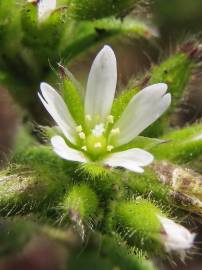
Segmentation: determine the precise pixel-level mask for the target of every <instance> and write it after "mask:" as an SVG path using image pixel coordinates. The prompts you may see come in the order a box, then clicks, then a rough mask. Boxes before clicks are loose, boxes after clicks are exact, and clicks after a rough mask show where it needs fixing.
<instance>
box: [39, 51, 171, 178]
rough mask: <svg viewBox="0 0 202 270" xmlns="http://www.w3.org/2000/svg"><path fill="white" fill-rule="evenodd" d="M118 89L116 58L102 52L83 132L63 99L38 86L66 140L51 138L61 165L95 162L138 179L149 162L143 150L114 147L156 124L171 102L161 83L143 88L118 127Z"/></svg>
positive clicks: (90, 89)
mask: <svg viewBox="0 0 202 270" xmlns="http://www.w3.org/2000/svg"><path fill="white" fill-rule="evenodd" d="M116 83H117V65H116V57H115V55H114V52H113V50H112V49H111V48H110V47H109V46H104V48H103V49H102V50H101V51H100V52H99V54H98V55H97V57H96V58H95V60H94V62H93V65H92V67H91V70H90V74H89V78H88V82H87V90H86V96H85V102H84V111H85V117H84V118H85V121H86V122H85V124H84V125H83V126H82V125H79V126H78V124H76V123H75V121H74V119H73V117H72V115H71V114H70V112H69V110H68V107H67V106H66V104H65V102H64V101H63V99H62V97H61V96H60V95H59V94H58V93H57V92H56V91H55V90H54V89H53V88H52V87H51V86H50V85H48V84H47V83H41V94H40V93H39V97H40V99H41V101H42V103H43V105H44V106H45V108H46V109H47V111H48V112H49V113H50V115H51V116H52V117H53V119H54V120H55V122H56V123H57V125H58V126H59V128H60V129H61V131H62V133H63V134H64V138H63V137H61V136H54V137H53V138H52V139H51V143H52V146H53V149H54V151H55V152H56V153H57V154H58V155H59V156H60V157H62V158H63V159H67V160H72V161H78V162H91V161H96V162H100V163H102V164H104V165H107V166H111V167H124V168H126V169H129V170H131V171H135V172H139V173H141V172H143V171H144V170H143V168H142V167H144V166H147V165H149V164H150V163H151V162H152V161H153V156H152V155H151V154H150V153H148V152H147V151H145V150H143V149H139V148H132V149H129V150H125V151H118V150H117V147H119V146H123V145H125V144H127V143H129V142H130V141H131V140H133V139H134V138H135V137H136V136H138V135H139V134H140V133H141V132H142V131H143V130H144V129H145V128H147V127H148V126H149V125H151V124H152V123H153V122H154V121H155V120H156V119H157V118H159V117H160V116H161V115H162V114H163V113H164V112H165V110H166V109H167V108H168V106H169V105H170V102H171V96H170V94H166V90H167V85H166V84H164V83H158V84H154V85H151V86H149V87H146V88H145V89H143V90H142V91H140V92H139V93H138V94H137V95H135V96H134V97H133V98H132V99H131V101H130V102H129V104H128V105H127V107H126V109H125V111H124V112H123V114H122V115H121V116H120V118H119V119H118V121H114V117H113V115H111V108H112V104H113V100H114V95H115V89H116ZM81 135H82V136H81Z"/></svg>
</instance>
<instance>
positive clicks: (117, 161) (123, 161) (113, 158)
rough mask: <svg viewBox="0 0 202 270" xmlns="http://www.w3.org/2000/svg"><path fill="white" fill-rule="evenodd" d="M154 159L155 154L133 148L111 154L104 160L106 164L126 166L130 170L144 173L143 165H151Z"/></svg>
mask: <svg viewBox="0 0 202 270" xmlns="http://www.w3.org/2000/svg"><path fill="white" fill-rule="evenodd" d="M152 161H153V156H152V155H151V154H150V153H148V152H146V151H144V150H142V149H139V148H133V149H129V150H126V151H122V152H117V153H113V154H111V155H110V156H109V157H108V158H107V159H105V160H104V164H106V165H109V166H112V167H124V168H126V169H128V170H131V171H134V172H138V173H142V172H144V170H143V169H142V168H141V167H144V166H147V165H149V164H150V163H151V162H152Z"/></svg>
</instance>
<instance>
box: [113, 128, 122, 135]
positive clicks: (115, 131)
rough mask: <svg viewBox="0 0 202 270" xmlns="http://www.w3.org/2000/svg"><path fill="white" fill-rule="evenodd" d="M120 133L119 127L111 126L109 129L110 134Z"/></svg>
mask: <svg viewBox="0 0 202 270" xmlns="http://www.w3.org/2000/svg"><path fill="white" fill-rule="evenodd" d="M119 133H120V129H119V128H113V129H112V130H111V134H112V135H116V134H119Z"/></svg>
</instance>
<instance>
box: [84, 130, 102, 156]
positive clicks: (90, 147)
mask: <svg viewBox="0 0 202 270" xmlns="http://www.w3.org/2000/svg"><path fill="white" fill-rule="evenodd" d="M86 147H87V153H88V154H89V155H90V156H92V157H93V158H94V159H95V158H98V157H99V156H100V155H103V154H105V153H107V140H106V138H105V137H104V136H99V137H97V136H94V135H89V136H88V137H87V138H86Z"/></svg>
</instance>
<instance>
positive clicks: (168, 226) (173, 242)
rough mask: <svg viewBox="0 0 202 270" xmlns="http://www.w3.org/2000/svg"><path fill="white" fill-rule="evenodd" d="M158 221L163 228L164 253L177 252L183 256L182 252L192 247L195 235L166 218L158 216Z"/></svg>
mask: <svg viewBox="0 0 202 270" xmlns="http://www.w3.org/2000/svg"><path fill="white" fill-rule="evenodd" d="M158 219H159V220H160V222H161V224H162V226H163V234H162V235H163V242H164V245H165V249H166V251H167V252H170V251H177V252H178V253H180V254H181V255H182V256H183V255H184V254H183V252H184V251H185V250H188V249H190V248H191V247H192V246H193V242H194V238H195V236H196V234H194V233H191V232H190V231H189V230H187V229H186V228H185V227H183V226H182V225H179V224H177V223H175V222H174V221H172V220H171V219H168V218H166V217H163V216H160V215H158Z"/></svg>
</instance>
